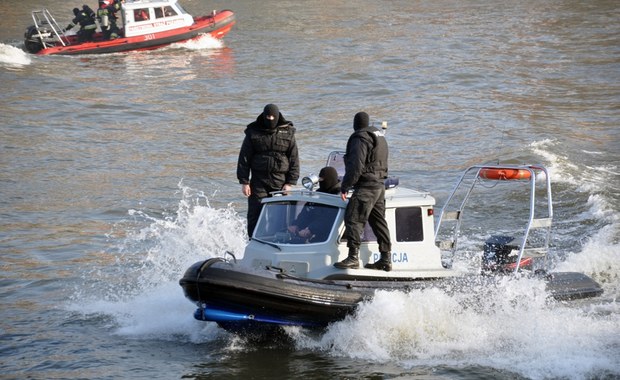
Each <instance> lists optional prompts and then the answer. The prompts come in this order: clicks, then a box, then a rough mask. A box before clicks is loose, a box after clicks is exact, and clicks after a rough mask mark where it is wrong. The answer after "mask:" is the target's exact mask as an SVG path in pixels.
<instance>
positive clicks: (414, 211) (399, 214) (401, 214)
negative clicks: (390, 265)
mask: <svg viewBox="0 0 620 380" xmlns="http://www.w3.org/2000/svg"><path fill="white" fill-rule="evenodd" d="M423 240H424V231H423V229H422V209H421V208H420V207H401V208H397V209H396V241H423Z"/></svg>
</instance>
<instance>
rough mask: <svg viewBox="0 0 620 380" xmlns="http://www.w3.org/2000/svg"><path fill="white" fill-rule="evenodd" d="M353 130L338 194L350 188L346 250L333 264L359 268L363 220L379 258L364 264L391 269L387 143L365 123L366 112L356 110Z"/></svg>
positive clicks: (345, 218)
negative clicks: (371, 262)
mask: <svg viewBox="0 0 620 380" xmlns="http://www.w3.org/2000/svg"><path fill="white" fill-rule="evenodd" d="M353 129H354V132H353V134H352V135H351V136H350V137H349V141H348V142H347V151H346V154H345V156H344V164H345V174H344V177H343V178H342V185H341V190H340V195H341V198H342V200H343V201H345V200H346V199H347V192H348V191H349V190H351V189H352V190H354V191H353V194H352V195H351V198H350V199H349V203H348V204H347V208H346V210H345V214H344V225H345V227H346V228H345V232H344V237H345V238H346V239H347V247H349V254H348V256H347V258H346V259H344V260H342V261H339V262H337V263H335V264H334V266H335V267H336V268H339V269H357V268H359V265H360V264H359V247H360V244H361V234H362V231H363V229H364V225H365V224H366V222H368V224H369V225H370V227H371V228H372V231H373V232H374V234H375V236H376V237H377V243H378V244H379V252H380V253H381V258H380V259H379V260H378V261H377V262H375V263H373V264H370V263H368V264H366V265H365V266H364V267H365V268H369V269H379V270H384V271H390V270H392V258H391V255H392V254H391V250H392V243H391V241H390V231H389V229H388V225H387V222H386V220H385V179H386V178H387V173H388V146H387V141H386V140H385V136H383V133H382V132H381V131H379V130H378V129H377V128H375V127H371V126H369V124H368V114H367V113H366V112H358V113H357V114H356V115H355V117H354V118H353Z"/></svg>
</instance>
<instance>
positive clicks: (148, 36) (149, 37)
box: [144, 34, 155, 41]
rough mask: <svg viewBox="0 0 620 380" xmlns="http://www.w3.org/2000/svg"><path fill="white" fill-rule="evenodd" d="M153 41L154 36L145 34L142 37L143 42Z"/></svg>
mask: <svg viewBox="0 0 620 380" xmlns="http://www.w3.org/2000/svg"><path fill="white" fill-rule="evenodd" d="M154 39H155V35H154V34H145V35H144V40H145V41H150V40H154Z"/></svg>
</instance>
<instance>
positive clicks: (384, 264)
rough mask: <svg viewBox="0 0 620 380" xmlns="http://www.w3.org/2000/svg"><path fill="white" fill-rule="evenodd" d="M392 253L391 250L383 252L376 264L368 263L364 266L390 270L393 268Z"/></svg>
mask: <svg viewBox="0 0 620 380" xmlns="http://www.w3.org/2000/svg"><path fill="white" fill-rule="evenodd" d="M391 256H392V254H391V253H390V252H381V258H380V259H379V260H378V261H376V262H375V263H374V264H366V265H364V268H366V269H378V270H384V271H386V272H389V271H391V270H392V260H391Z"/></svg>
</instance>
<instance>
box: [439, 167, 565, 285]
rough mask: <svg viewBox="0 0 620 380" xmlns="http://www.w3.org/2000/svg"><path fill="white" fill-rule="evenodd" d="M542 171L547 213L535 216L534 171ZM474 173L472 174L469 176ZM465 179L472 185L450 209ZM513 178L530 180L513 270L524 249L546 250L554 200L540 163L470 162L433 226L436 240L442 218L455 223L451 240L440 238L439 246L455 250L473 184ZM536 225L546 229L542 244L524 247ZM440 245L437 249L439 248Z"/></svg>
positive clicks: (546, 173)
mask: <svg viewBox="0 0 620 380" xmlns="http://www.w3.org/2000/svg"><path fill="white" fill-rule="evenodd" d="M541 172H543V173H544V174H545V177H546V180H545V181H546V182H545V188H546V195H547V196H546V199H547V216H546V217H538V218H537V210H536V190H537V188H536V179H537V174H540V173H541ZM472 174H473V176H472ZM466 179H470V180H472V183H471V185H469V188H468V189H467V190H466V192H465V194H464V196H463V200H462V201H461V202H460V204H459V205H458V207H456V209H449V207H450V206H451V203H453V199H454V198H455V196H456V194H457V193H460V192H459V190H460V188H461V187H462V185H463V183H464V181H465V180H466ZM515 180H517V181H518V180H528V181H529V182H530V195H529V218H528V221H527V225H526V228H525V231H524V233H523V238H522V241H521V244H520V245H519V253H518V256H517V261H516V266H515V273H517V272H518V271H519V267H520V263H521V260H522V258H523V254H524V252H527V251H529V250H534V249H535V250H536V251H537V252H538V256H543V255H542V254H540V252H541V251H546V250H547V249H548V247H549V242H550V237H551V224H552V219H553V203H552V196H551V178H550V176H549V172H548V171H547V169H546V168H545V167H544V166H542V165H473V166H470V167H468V168H467V169H466V170H465V171H464V172H463V174H462V175H461V176H460V178H459V179H458V181H457V182H456V184H455V186H454V188H453V189H452V191H451V192H450V195H449V196H448V198H447V199H446V201H445V203H444V206H443V207H442V208H441V211H440V213H439V216H438V218H437V222H436V226H435V241H436V242H437V240H438V238H439V235H440V231H441V227H442V224H443V222H444V220H445V221H452V222H454V223H455V224H454V226H453V230H452V237H451V240H450V241H451V243H452V244H447V242H446V241H442V242H441V243H442V246H441V247H444V248H446V247H448V248H449V249H450V250H451V252H452V253H453V254H454V252H455V251H456V249H457V246H458V236H459V231H460V228H461V222H462V218H461V216H462V213H463V211H464V209H465V205H466V204H467V201H468V199H469V197H470V196H471V194H472V191H473V190H474V188H475V187H476V184H478V183H480V182H481V181H515ZM535 228H546V229H547V231H546V235H545V238H544V243H543V246H542V247H527V248H526V244H527V241H528V237H529V235H530V232H531V230H532V229H535ZM441 247H440V248H441Z"/></svg>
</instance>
